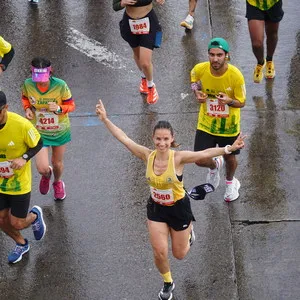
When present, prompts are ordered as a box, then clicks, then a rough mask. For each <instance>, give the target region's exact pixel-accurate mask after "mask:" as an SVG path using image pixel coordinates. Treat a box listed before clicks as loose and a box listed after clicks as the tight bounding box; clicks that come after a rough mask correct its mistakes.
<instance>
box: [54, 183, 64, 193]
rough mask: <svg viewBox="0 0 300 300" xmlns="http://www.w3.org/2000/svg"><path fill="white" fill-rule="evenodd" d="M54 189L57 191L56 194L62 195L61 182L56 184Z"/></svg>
mask: <svg viewBox="0 0 300 300" xmlns="http://www.w3.org/2000/svg"><path fill="white" fill-rule="evenodd" d="M55 189H57V192H58V193H62V192H63V185H62V183H61V182H58V183H56V184H55Z"/></svg>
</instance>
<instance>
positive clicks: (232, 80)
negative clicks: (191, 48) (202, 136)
mask: <svg viewBox="0 0 300 300" xmlns="http://www.w3.org/2000/svg"><path fill="white" fill-rule="evenodd" d="M198 81H200V82H201V85H202V92H204V93H206V94H207V95H208V98H207V100H206V102H205V103H202V104H201V105H200V111H199V116H198V124H197V129H199V130H202V131H205V132H207V133H209V134H212V135H217V136H225V137H232V136H236V135H237V134H238V133H239V132H240V108H235V107H232V106H228V105H227V104H226V105H219V104H218V101H217V98H216V95H217V94H218V93H219V92H223V93H225V94H227V95H228V96H229V97H230V98H231V99H235V100H238V101H240V102H241V103H244V102H245V101H246V87H245V80H244V76H243V75H242V73H241V72H240V71H239V70H238V68H236V67H235V66H233V65H231V64H228V69H227V71H226V72H225V73H224V74H223V75H222V76H220V77H216V76H213V75H212V74H211V72H210V63H209V62H204V63H199V64H197V65H195V66H194V68H193V69H192V71H191V82H198Z"/></svg>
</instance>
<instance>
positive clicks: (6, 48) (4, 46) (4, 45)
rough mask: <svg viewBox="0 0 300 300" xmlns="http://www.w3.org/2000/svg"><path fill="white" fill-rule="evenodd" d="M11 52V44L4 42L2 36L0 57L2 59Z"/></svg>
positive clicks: (0, 38)
mask: <svg viewBox="0 0 300 300" xmlns="http://www.w3.org/2000/svg"><path fill="white" fill-rule="evenodd" d="M10 50H11V44H10V43H8V42H7V41H5V40H4V38H3V37H2V36H0V56H1V57H3V56H4V54H6V53H8V52H9V51H10Z"/></svg>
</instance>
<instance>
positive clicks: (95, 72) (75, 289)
mask: <svg viewBox="0 0 300 300" xmlns="http://www.w3.org/2000/svg"><path fill="white" fill-rule="evenodd" d="M111 2H112V1H96V0H93V1H92V0H90V1H88V0H86V1H75V0H68V1H66V0H65V1H64V0H56V1H46V0H40V3H39V4H38V5H32V4H29V3H27V1H25V0H17V1H5V2H4V1H2V3H1V18H0V30H1V31H0V34H1V35H2V36H3V37H4V38H6V39H7V40H8V41H10V42H11V43H12V44H13V46H14V48H15V50H16V55H15V57H14V60H13V61H12V63H11V65H10V66H9V68H8V70H7V71H6V72H5V73H4V74H2V76H1V77H0V87H1V88H2V89H3V90H4V91H5V93H6V94H7V97H8V101H9V107H10V110H12V111H16V112H19V113H21V114H23V112H22V109H21V104H20V103H21V101H20V86H21V85H22V83H23V81H24V80H25V78H27V77H29V76H30V61H31V59H32V58H33V57H34V56H37V55H42V56H47V57H48V58H50V60H51V61H52V64H53V68H54V73H55V75H56V76H57V77H60V78H62V79H64V80H65V81H66V82H67V83H68V85H69V87H70V88H71V91H72V93H73V96H74V98H75V101H76V104H77V109H76V112H74V113H72V114H70V116H71V123H72V134H73V140H72V142H71V143H70V144H69V145H68V147H67V153H66V156H65V172H64V181H65V183H66V188H67V198H66V199H65V201H63V202H54V201H53V198H52V197H53V195H52V194H51V193H50V194H48V195H46V196H42V195H40V194H39V192H38V183H39V179H40V178H39V175H38V174H37V171H36V170H35V167H34V164H33V168H32V169H33V191H32V205H34V204H37V205H40V206H42V208H43V210H44V215H45V221H46V223H47V226H48V227H47V228H48V231H47V233H46V236H45V238H44V240H43V241H40V242H37V241H35V240H34V238H33V234H32V231H31V229H30V228H29V229H26V230H24V231H23V233H24V236H25V237H27V238H28V239H29V241H30V243H31V250H30V252H29V253H28V255H25V256H24V257H23V259H22V261H21V262H19V263H17V264H16V265H8V264H7V254H8V252H9V251H10V250H11V249H12V248H13V247H14V243H13V242H12V240H10V239H9V238H8V237H7V236H6V235H5V234H3V233H0V299H1V300H6V299H7V300H15V299H16V300H18V299H31V300H40V299H45V300H48V299H51V300H52V299H53V300H56V299H74V300H83V299H92V300H94V299H100V300H115V299H122V300H138V299H139V300H141V299H142V300H151V299H157V294H158V292H159V290H160V288H161V285H162V280H161V278H160V275H159V273H158V271H157V270H156V268H155V266H154V263H153V259H152V251H151V246H150V244H149V241H148V233H147V228H146V209H145V206H146V201H147V198H148V195H149V191H148V187H147V186H146V184H145V180H144V172H145V166H144V164H143V163H142V162H141V161H139V160H138V159H137V158H135V157H133V156H132V155H131V154H130V153H129V152H128V151H127V150H126V149H125V148H124V147H123V146H122V145H120V144H119V143H118V142H117V141H116V140H115V139H114V138H113V137H111V135H110V134H109V133H108V132H107V130H106V129H105V127H104V126H103V125H102V124H101V123H100V122H99V121H98V119H97V118H96V117H95V114H94V111H95V104H96V102H97V100H98V99H99V98H101V99H102V100H103V102H104V103H105V105H106V109H107V111H108V113H109V114H110V116H111V119H112V120H113V122H115V123H116V125H118V126H120V127H121V128H122V129H124V131H125V132H126V133H127V134H128V135H129V136H130V137H132V138H133V139H134V140H135V141H137V142H138V143H142V144H144V145H146V146H149V147H151V146H152V143H151V131H152V127H153V126H154V124H155V123H156V122H157V121H158V120H162V119H166V120H169V121H170V122H171V124H172V125H173V127H174V130H175V134H176V140H177V142H179V143H181V144H182V146H181V148H180V149H193V142H194V135H195V128H196V122H197V116H198V108H199V107H198V104H197V103H196V101H195V99H194V96H193V94H192V93H191V91H190V87H189V72H190V70H191V69H192V67H193V66H194V65H195V64H196V63H198V62H200V61H205V60H207V44H208V41H209V40H210V38H211V37H215V36H221V37H224V38H225V39H227V40H228V42H229V44H230V46H231V63H233V64H234V65H236V66H237V67H238V68H240V70H241V71H242V73H243V74H244V77H245V80H246V88H247V103H246V106H245V107H244V108H243V109H242V131H243V132H244V133H245V134H247V135H248V138H247V141H246V147H245V149H244V150H243V151H242V153H241V154H240V155H239V157H238V161H239V166H238V169H237V172H236V176H237V178H238V179H239V180H240V182H241V189H240V198H239V200H237V201H235V202H234V203H230V204H227V203H225V202H224V201H223V193H224V190H225V183H224V182H221V185H220V187H219V188H218V190H217V191H216V192H215V193H213V194H211V195H209V196H208V197H207V198H206V199H205V200H204V201H201V202H192V208H193V211H194V215H195V217H196V220H197V222H196V223H195V224H194V228H195V233H196V241H195V243H194V245H193V247H192V248H191V251H190V253H189V254H188V255H187V257H186V258H185V259H184V260H182V261H177V260H175V259H174V258H173V257H172V256H170V261H171V271H172V274H173V279H174V280H175V283H176V289H175V292H174V299H175V300H199V299H213V300H215V299H216V300H219V299H220V300H221V299H222V300H234V299H241V300H248V299H255V300H263V299H272V300H277V299H278V300H283V299H284V300H286V299H293V300H294V299H299V295H300V286H299V277H300V267H299V266H300V256H299V248H300V230H299V227H300V222H299V221H300V210H299V206H300V204H299V203H300V202H299V198H300V197H299V194H300V185H299V179H300V174H299V169H300V167H299V166H300V165H299V160H300V155H299V151H300V118H299V108H300V21H299V17H298V16H299V13H300V8H299V5H298V4H299V3H298V0H289V1H284V3H283V8H284V11H285V16H284V18H283V20H282V22H281V23H280V30H279V42H278V46H277V49H276V53H275V57H274V59H275V65H276V78H275V79H274V80H273V81H265V80H263V82H262V83H261V84H254V83H253V82H252V72H253V68H254V66H255V63H256V61H255V58H254V55H253V54H252V50H251V43H250V37H249V33H248V28H247V20H246V18H245V17H244V15H245V6H246V4H245V1H238V0H236V1H231V0H229V1H223V0H222V1H201V0H199V1H198V6H197V9H196V14H195V25H194V29H193V31H192V32H189V33H187V32H185V31H184V29H183V28H181V27H180V26H179V23H180V21H181V20H182V19H183V18H184V17H185V16H186V14H187V9H188V1H187V0H180V1H168V0H167V1H166V3H165V4H164V6H161V7H160V6H158V5H155V9H156V13H157V15H158V17H159V19H160V22H161V24H162V27H163V44H162V47H161V49H158V50H155V51H154V54H153V62H154V81H155V83H156V85H157V88H158V92H159V95H160V100H159V101H158V103H157V104H155V105H153V106H148V105H147V104H145V102H144V101H143V98H142V97H141V96H140V95H139V92H138V87H139V80H140V78H139V76H140V74H139V72H138V71H137V68H136V66H135V64H134V61H133V59H132V51H131V49H130V48H129V46H128V45H127V43H126V42H125V41H123V40H122V39H121V37H120V34H119V27H118V26H119V25H118V23H119V20H120V19H121V17H122V13H123V12H114V11H113V9H112V3H111ZM205 178H206V170H205V169H203V168H197V167H196V166H194V165H188V166H186V168H185V173H184V180H185V185H186V187H187V188H190V187H192V186H194V185H197V184H199V183H203V182H204V180H205Z"/></svg>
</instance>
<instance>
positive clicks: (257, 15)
mask: <svg viewBox="0 0 300 300" xmlns="http://www.w3.org/2000/svg"><path fill="white" fill-rule="evenodd" d="M246 5H247V8H246V18H247V19H248V28H249V33H250V38H251V43H252V51H253V54H254V55H255V57H256V60H257V65H256V67H255V69H254V73H253V81H254V82H255V83H260V82H261V81H262V79H263V77H264V74H263V73H264V69H265V68H266V71H265V77H266V78H267V79H272V78H274V77H275V74H276V73H275V66H274V62H273V55H274V52H275V49H276V46H277V41H278V28H279V22H280V21H281V19H282V18H283V15H284V12H283V10H282V0H247V4H246ZM264 33H266V36H267V40H266V45H267V53H266V54H267V56H266V58H265V54H264Z"/></svg>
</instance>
